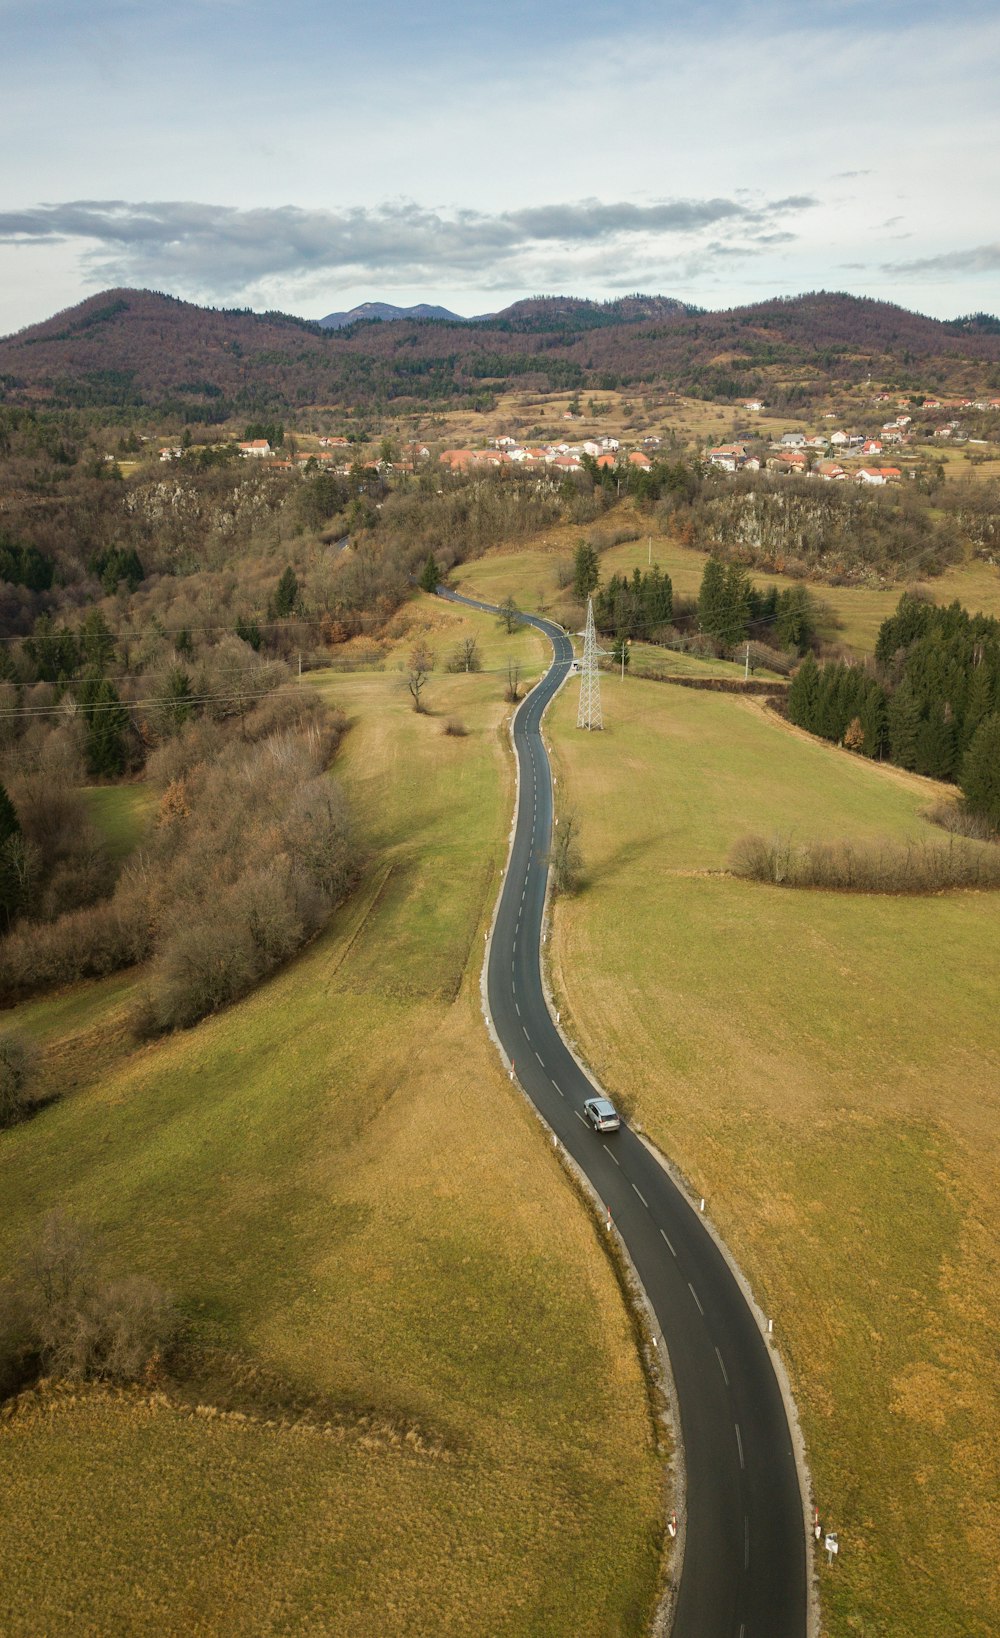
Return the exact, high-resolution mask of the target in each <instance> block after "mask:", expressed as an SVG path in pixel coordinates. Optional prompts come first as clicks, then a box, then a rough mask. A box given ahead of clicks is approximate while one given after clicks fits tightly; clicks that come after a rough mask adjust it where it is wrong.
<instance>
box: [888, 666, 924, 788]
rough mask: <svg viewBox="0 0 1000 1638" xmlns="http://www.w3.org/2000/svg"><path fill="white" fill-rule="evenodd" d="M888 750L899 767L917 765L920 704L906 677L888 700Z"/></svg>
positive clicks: (913, 766)
mask: <svg viewBox="0 0 1000 1638" xmlns="http://www.w3.org/2000/svg"><path fill="white" fill-rule="evenodd" d="M887 719H888V721H887V726H888V730H889V752H890V755H891V757H892V760H893V762H896V763H898V764H899V766H900V767H901V768H915V767H916V765H917V736H918V734H919V733H920V705H919V703H918V701H917V697H916V695H915V694H914V692H913V688H912V686H911V684H910V682H909V681H908V679H907V678H905V677H904V678H903V681H902V682H901V683H900V685H899V687H898V688H897V689H896V691H895V693H894V694H893V695H892V697H891V699H890V700H889V709H888V713H887Z"/></svg>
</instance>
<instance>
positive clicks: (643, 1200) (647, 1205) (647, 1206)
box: [632, 1183, 649, 1211]
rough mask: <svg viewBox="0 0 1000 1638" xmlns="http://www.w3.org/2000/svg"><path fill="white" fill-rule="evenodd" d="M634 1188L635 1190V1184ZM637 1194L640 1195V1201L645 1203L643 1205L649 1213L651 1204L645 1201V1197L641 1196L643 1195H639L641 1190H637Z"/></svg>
mask: <svg viewBox="0 0 1000 1638" xmlns="http://www.w3.org/2000/svg"><path fill="white" fill-rule="evenodd" d="M632 1187H633V1189H635V1184H634V1183H633V1184H632ZM635 1192H636V1194H638V1195H639V1199H640V1200H641V1201H642V1203H643V1205H644V1206H645V1207H646V1210H647V1211H648V1210H649V1203H648V1201H647V1200H645V1199H644V1197H643V1196H642V1195H641V1194H639V1190H638V1189H635Z"/></svg>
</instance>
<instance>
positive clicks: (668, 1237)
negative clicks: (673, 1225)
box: [660, 1229, 677, 1257]
mask: <svg viewBox="0 0 1000 1638" xmlns="http://www.w3.org/2000/svg"><path fill="white" fill-rule="evenodd" d="M660 1234H661V1235H662V1237H663V1239H664V1240H666V1242H667V1245H668V1246H669V1247H670V1255H671V1256H672V1257H676V1256H677V1253H676V1251H675V1250H674V1248H673V1245H672V1243H671V1240H670V1236H669V1234H668V1233H667V1231H666V1229H661V1230H660Z"/></svg>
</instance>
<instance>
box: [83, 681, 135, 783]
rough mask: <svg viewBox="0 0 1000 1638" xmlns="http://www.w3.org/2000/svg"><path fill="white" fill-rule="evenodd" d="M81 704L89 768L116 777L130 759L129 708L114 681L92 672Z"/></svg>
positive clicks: (93, 772) (123, 770) (94, 771)
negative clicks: (128, 740) (85, 728)
mask: <svg viewBox="0 0 1000 1638" xmlns="http://www.w3.org/2000/svg"><path fill="white" fill-rule="evenodd" d="M80 705H81V706H82V708H83V714H84V717H85V718H86V721H87V736H86V744H85V750H86V757H87V770H88V772H89V773H91V774H94V775H95V776H96V777H97V778H99V779H114V778H116V777H117V776H118V775H119V774H122V773H124V772H125V764H126V761H127V760H128V743H127V740H126V734H127V731H128V712H127V711H126V709H125V707H124V705H122V703H121V699H120V698H119V695H118V691H117V689H116V688H115V687H114V686H113V684H112V683H109V682H108V680H107V678H106V677H100V676H96V675H94V674H93V673H91V675H90V676H89V677H87V678H85V679H84V682H83V684H82V686H81V689H80Z"/></svg>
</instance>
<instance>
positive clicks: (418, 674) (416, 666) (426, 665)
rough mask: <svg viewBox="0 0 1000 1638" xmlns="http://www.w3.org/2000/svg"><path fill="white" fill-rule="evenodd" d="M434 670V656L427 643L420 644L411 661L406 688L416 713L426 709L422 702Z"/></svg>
mask: <svg viewBox="0 0 1000 1638" xmlns="http://www.w3.org/2000/svg"><path fill="white" fill-rule="evenodd" d="M433 669H434V656H433V654H432V653H431V651H430V649H429V648H428V647H427V645H426V643H418V644H417V645H416V647H415V648H414V650H413V652H412V654H411V655H410V659H409V666H408V670H407V673H406V686H407V688H408V689H409V691H410V693H411V694H412V696H413V709H414V711H423V710H424V709H425V707H424V705H423V702H422V700H421V695H422V694H423V691H424V688H425V686H426V683H427V679H428V677H429V676H430V674H431V672H432V671H433Z"/></svg>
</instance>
